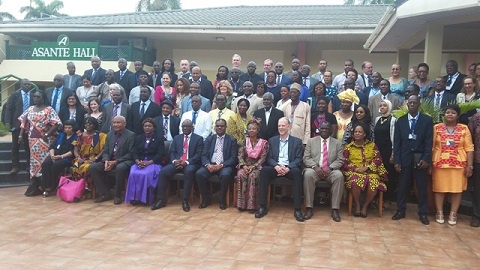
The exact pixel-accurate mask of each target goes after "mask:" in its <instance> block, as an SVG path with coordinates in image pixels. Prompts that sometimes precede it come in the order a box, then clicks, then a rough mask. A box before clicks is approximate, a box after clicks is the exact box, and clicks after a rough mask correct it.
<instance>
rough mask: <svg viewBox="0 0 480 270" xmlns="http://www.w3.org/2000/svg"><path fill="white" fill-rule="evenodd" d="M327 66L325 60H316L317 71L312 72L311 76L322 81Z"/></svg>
mask: <svg viewBox="0 0 480 270" xmlns="http://www.w3.org/2000/svg"><path fill="white" fill-rule="evenodd" d="M327 66H328V63H327V60H325V59H321V60H320V61H319V62H318V72H317V73H315V74H313V75H312V78H314V79H317V80H319V81H321V82H324V81H323V75H325V71H327Z"/></svg>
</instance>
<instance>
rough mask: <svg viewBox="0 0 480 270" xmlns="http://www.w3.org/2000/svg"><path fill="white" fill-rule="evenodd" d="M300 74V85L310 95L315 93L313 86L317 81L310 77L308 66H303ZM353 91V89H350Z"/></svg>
mask: <svg viewBox="0 0 480 270" xmlns="http://www.w3.org/2000/svg"><path fill="white" fill-rule="evenodd" d="M300 74H301V75H302V84H303V85H305V86H306V87H308V90H309V92H310V93H315V87H314V86H315V84H316V83H318V80H317V79H315V78H312V77H310V66H309V65H303V66H302V68H301V69H300ZM352 89H353V88H352Z"/></svg>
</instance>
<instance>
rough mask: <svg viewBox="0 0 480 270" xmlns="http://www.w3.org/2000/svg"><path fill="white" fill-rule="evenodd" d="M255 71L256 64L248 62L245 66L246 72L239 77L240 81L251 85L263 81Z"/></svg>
mask: <svg viewBox="0 0 480 270" xmlns="http://www.w3.org/2000/svg"><path fill="white" fill-rule="evenodd" d="M256 70H257V64H255V62H253V61H250V62H248V64H247V72H246V73H243V74H241V75H240V80H242V81H244V82H246V81H250V82H252V84H253V85H257V83H258V82H259V81H263V78H262V77H260V75H258V74H256V73H255V71H256Z"/></svg>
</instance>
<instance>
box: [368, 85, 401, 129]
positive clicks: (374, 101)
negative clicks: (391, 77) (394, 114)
mask: <svg viewBox="0 0 480 270" xmlns="http://www.w3.org/2000/svg"><path fill="white" fill-rule="evenodd" d="M384 99H387V100H389V101H390V102H391V103H392V110H396V109H398V107H400V99H398V97H397V96H396V95H392V94H391V93H390V82H389V81H388V80H381V81H380V93H378V94H376V95H375V96H373V97H370V99H369V100H368V109H370V114H371V116H372V119H373V120H375V119H377V117H379V116H380V112H379V111H378V109H379V107H380V101H382V100H384Z"/></svg>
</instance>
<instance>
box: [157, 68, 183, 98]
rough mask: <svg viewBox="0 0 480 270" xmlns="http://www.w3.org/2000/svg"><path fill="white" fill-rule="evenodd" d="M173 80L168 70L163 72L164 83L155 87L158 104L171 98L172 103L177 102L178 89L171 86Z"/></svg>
mask: <svg viewBox="0 0 480 270" xmlns="http://www.w3.org/2000/svg"><path fill="white" fill-rule="evenodd" d="M171 82H172V75H171V74H170V73H168V72H163V73H162V85H159V86H157V88H155V95H154V101H155V103H157V104H160V103H162V102H164V101H165V100H170V101H171V102H172V104H177V91H175V88H174V87H172V86H170V83H171Z"/></svg>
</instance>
